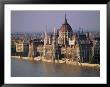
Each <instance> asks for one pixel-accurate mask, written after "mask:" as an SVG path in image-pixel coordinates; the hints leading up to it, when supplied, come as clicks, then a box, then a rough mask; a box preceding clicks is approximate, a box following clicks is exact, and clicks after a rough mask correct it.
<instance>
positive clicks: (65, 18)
mask: <svg viewBox="0 0 110 87" xmlns="http://www.w3.org/2000/svg"><path fill="white" fill-rule="evenodd" d="M65 24H67V19H66V12H65Z"/></svg>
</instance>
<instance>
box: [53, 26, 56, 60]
mask: <svg viewBox="0 0 110 87" xmlns="http://www.w3.org/2000/svg"><path fill="white" fill-rule="evenodd" d="M52 46H53V57H52V58H53V59H52V60H53V61H54V60H55V57H56V35H55V27H54V35H53V41H52Z"/></svg>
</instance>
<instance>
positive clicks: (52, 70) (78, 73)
mask: <svg viewBox="0 0 110 87" xmlns="http://www.w3.org/2000/svg"><path fill="white" fill-rule="evenodd" d="M11 76H12V77H99V76H100V71H99V70H98V71H97V70H95V69H91V68H85V67H79V66H73V65H68V64H53V63H47V62H42V61H37V62H31V61H28V60H19V59H15V58H11Z"/></svg>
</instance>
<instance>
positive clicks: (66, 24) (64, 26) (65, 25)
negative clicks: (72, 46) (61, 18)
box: [59, 16, 73, 32]
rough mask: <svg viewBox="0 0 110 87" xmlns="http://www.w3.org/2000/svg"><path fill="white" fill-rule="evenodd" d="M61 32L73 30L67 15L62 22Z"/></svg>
mask: <svg viewBox="0 0 110 87" xmlns="http://www.w3.org/2000/svg"><path fill="white" fill-rule="evenodd" d="M59 31H60V32H73V31H72V28H71V26H70V25H69V24H68V22H67V19H66V16H65V22H64V24H62V26H61V28H60V30H59Z"/></svg>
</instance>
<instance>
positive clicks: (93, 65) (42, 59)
mask: <svg viewBox="0 0 110 87" xmlns="http://www.w3.org/2000/svg"><path fill="white" fill-rule="evenodd" d="M11 57H12V58H17V59H22V60H30V61H42V62H49V63H60V64H70V65H74V66H81V67H87V68H96V69H100V65H99V64H89V63H79V62H73V61H68V60H55V61H52V60H47V59H45V58H41V57H35V58H34V59H33V58H29V57H20V56H11Z"/></svg>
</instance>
